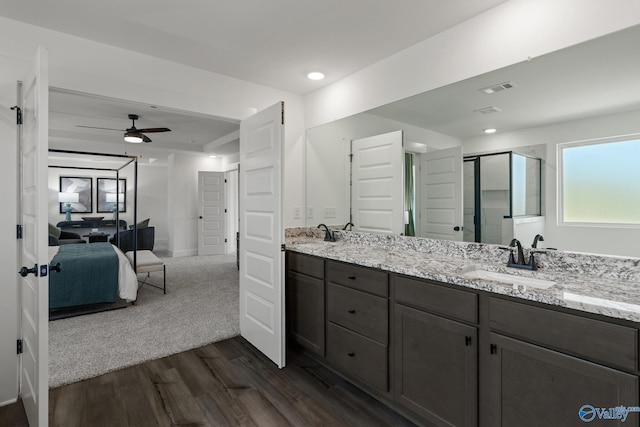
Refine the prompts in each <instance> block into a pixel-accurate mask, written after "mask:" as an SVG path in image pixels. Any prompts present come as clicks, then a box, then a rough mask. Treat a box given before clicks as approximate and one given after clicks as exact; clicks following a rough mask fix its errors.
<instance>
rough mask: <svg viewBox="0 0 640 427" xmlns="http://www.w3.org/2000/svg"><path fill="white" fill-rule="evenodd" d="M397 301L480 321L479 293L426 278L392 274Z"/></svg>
mask: <svg viewBox="0 0 640 427" xmlns="http://www.w3.org/2000/svg"><path fill="white" fill-rule="evenodd" d="M391 280H392V283H393V295H394V297H395V301H396V302H399V303H402V304H406V305H409V306H413V307H416V308H421V309H423V310H426V311H429V312H431V313H436V314H442V315H444V316H449V317H452V318H456V319H460V320H464V321H467V322H471V323H478V295H477V294H475V293H473V292H467V291H462V290H458V289H452V288H449V287H446V286H442V285H440V284H437V283H434V282H431V281H429V280H424V279H409V278H407V277H403V276H396V275H392V276H391Z"/></svg>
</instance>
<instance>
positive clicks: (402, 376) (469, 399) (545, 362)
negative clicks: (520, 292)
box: [286, 252, 640, 427]
mask: <svg viewBox="0 0 640 427" xmlns="http://www.w3.org/2000/svg"><path fill="white" fill-rule="evenodd" d="M286 288H287V316H288V317H287V319H288V327H289V336H290V337H291V338H292V339H293V340H295V341H296V342H298V343H299V344H301V345H302V346H304V347H305V348H307V349H309V350H310V351H312V352H314V353H316V354H317V355H319V356H320V357H319V359H318V360H320V361H322V362H323V363H326V364H327V365H328V366H330V367H331V368H333V369H335V370H336V371H337V372H340V373H341V374H342V375H344V377H346V378H348V379H349V380H351V381H353V382H354V384H356V385H358V386H360V387H362V388H363V389H365V390H367V392H369V393H371V394H372V395H374V396H376V397H377V398H379V399H381V401H383V402H385V403H386V404H388V405H390V406H392V407H393V408H395V409H396V410H398V411H399V412H401V413H403V414H405V415H407V416H408V417H410V418H411V419H413V420H414V421H416V422H417V423H418V424H419V425H429V426H431V425H435V426H481V427H492V426H518V427H528V426H536V427H537V426H544V425H552V426H581V425H606V426H610V425H619V426H627V425H634V426H638V425H640V417H639V415H640V414H639V413H636V412H630V413H629V414H628V417H627V419H626V421H625V422H624V423H622V422H621V421H617V422H616V421H612V420H605V419H602V420H601V419H599V415H598V413H597V411H599V410H600V411H601V410H609V408H619V407H621V406H622V407H640V396H639V394H640V392H639V387H640V384H639V380H638V372H639V363H640V356H639V343H640V337H638V327H637V324H635V323H632V322H625V321H615V320H612V319H608V318H606V317H604V316H594V315H588V314H584V313H581V312H579V311H576V310H568V309H562V308H558V307H554V306H550V305H545V304H539V303H533V302H528V301H524V300H520V299H515V298H509V297H503V296H499V295H496V294H493V293H487V292H482V291H476V290H471V289H467V288H462V287H458V286H455V285H449V284H446V283H441V282H437V281H432V280H428V279H421V278H415V277H408V276H404V275H400V274H395V273H392V274H389V273H387V272H384V271H381V270H376V269H373V268H367V267H362V266H358V265H352V264H348V263H344V262H338V261H333V260H324V259H322V258H318V257H313V256H308V255H303V254H298V253H295V252H289V253H288V256H287V284H286ZM581 410H582V413H580V411H581ZM581 417H582V418H581ZM587 423H588V424H587Z"/></svg>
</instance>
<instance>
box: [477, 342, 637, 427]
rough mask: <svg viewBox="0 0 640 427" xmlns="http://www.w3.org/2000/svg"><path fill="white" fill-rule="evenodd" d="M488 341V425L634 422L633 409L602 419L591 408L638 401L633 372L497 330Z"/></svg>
mask: <svg viewBox="0 0 640 427" xmlns="http://www.w3.org/2000/svg"><path fill="white" fill-rule="evenodd" d="M490 340H491V347H490V349H487V351H489V352H490V353H491V355H490V356H489V363H488V369H489V377H488V383H487V387H486V389H483V392H486V393H489V395H490V396H489V400H488V403H489V407H488V408H487V409H488V411H489V412H488V414H486V416H483V419H485V418H486V419H487V422H488V423H489V424H490V425H499V426H516V425H517V426H519V427H529V426H531V427H539V426H578V425H584V424H585V423H586V422H589V426H592V425H593V426H598V425H603V426H624V425H633V426H637V425H638V414H637V413H633V412H632V413H629V414H628V417H627V419H626V421H625V422H624V423H622V422H621V421H620V420H611V419H600V418H599V416H598V414H597V412H596V411H594V408H597V409H599V408H606V409H607V410H608V409H609V408H616V407H619V406H624V407H628V406H639V405H638V378H637V377H636V376H634V375H629V374H626V373H624V372H621V371H617V370H615V369H611V368H607V367H604V366H601V365H597V364H595V363H591V362H587V361H584V360H581V359H578V358H576V357H572V356H568V355H566V354H562V353H559V352H556V351H553V350H549V349H546V348H543V347H539V346H536V345H532V344H528V343H525V342H522V341H518V340H514V339H511V338H507V337H504V336H502V335H498V334H495V333H491V334H490ZM585 405H587V406H585ZM581 410H582V411H583V412H582V414H580V411H581ZM581 417H582V418H581Z"/></svg>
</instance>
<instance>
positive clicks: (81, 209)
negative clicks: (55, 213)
mask: <svg viewBox="0 0 640 427" xmlns="http://www.w3.org/2000/svg"><path fill="white" fill-rule="evenodd" d="M60 192H61V193H78V199H79V200H78V201H77V202H73V203H70V204H71V211H70V212H71V213H92V212H93V197H92V195H93V178H91V177H87V176H60ZM58 205H60V213H61V214H62V213H66V211H67V210H66V206H65V205H66V203H58Z"/></svg>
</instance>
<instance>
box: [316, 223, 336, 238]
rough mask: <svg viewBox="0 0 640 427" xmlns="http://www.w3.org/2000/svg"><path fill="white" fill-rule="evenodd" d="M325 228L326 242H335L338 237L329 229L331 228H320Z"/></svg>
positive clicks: (322, 225)
mask: <svg viewBox="0 0 640 427" xmlns="http://www.w3.org/2000/svg"><path fill="white" fill-rule="evenodd" d="M322 227H324V230H325V233H324V241H325V242H335V241H336V236H335V235H334V234H333V232H332V231H331V230H330V229H329V227H327V226H326V224H320V225H319V226H318V228H322Z"/></svg>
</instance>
